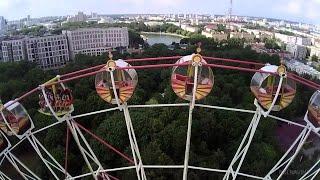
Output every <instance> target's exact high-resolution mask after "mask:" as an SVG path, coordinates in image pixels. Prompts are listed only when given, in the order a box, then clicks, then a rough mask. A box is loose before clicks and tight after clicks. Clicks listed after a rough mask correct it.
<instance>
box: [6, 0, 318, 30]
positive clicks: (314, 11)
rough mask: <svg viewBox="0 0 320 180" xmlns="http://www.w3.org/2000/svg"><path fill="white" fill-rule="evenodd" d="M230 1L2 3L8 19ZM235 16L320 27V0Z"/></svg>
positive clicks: (239, 8) (238, 11) (204, 10)
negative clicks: (264, 18)
mask: <svg viewBox="0 0 320 180" xmlns="http://www.w3.org/2000/svg"><path fill="white" fill-rule="evenodd" d="M229 2H230V0H196V1H195V0H0V16H4V17H5V18H6V19H9V20H13V19H20V18H23V17H26V16H27V15H31V17H43V16H60V15H73V14H76V13H77V12H78V11H83V12H85V13H87V14H90V13H91V12H97V13H99V14H142V13H143V14H148V13H198V14H226V12H227V10H228V7H229ZM233 14H235V15H247V16H256V17H269V18H278V19H285V20H292V21H297V22H304V23H310V24H318V25H320V0H233Z"/></svg>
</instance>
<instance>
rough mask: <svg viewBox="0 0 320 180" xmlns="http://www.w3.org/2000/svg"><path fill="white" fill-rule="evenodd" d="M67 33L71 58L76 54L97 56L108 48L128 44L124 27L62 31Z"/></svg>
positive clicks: (126, 46)
mask: <svg viewBox="0 0 320 180" xmlns="http://www.w3.org/2000/svg"><path fill="white" fill-rule="evenodd" d="M62 33H63V34H65V35H67V38H68V42H69V51H70V57H71V59H74V57H75V55H76V54H80V53H81V54H86V55H91V56H99V55H101V54H102V53H104V52H107V51H108V50H109V49H113V48H117V47H123V48H128V46H129V35H128V29H127V28H126V27H124V28H83V29H77V30H72V31H63V32H62Z"/></svg>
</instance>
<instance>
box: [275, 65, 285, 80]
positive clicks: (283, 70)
mask: <svg viewBox="0 0 320 180" xmlns="http://www.w3.org/2000/svg"><path fill="white" fill-rule="evenodd" d="M277 72H278V74H279V76H282V77H284V78H286V77H287V69H286V67H285V66H284V65H280V66H279V67H278V69H277Z"/></svg>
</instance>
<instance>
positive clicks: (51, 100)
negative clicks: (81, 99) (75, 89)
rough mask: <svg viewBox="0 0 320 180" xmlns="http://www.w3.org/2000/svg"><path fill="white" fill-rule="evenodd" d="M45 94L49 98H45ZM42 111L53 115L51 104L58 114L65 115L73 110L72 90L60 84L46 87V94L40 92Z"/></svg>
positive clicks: (40, 110)
mask: <svg viewBox="0 0 320 180" xmlns="http://www.w3.org/2000/svg"><path fill="white" fill-rule="evenodd" d="M44 95H45V96H46V97H47V99H48V103H47V102H46V100H45V97H44ZM39 106H40V109H39V110H38V111H39V112H40V113H42V114H45V115H48V116H52V112H51V110H50V108H49V106H51V107H52V109H53V111H54V113H55V114H56V115H57V116H63V115H65V114H68V113H70V112H72V111H73V96H72V91H71V90H70V89H68V88H63V87H62V86H60V85H52V86H51V87H46V88H45V94H43V93H40V94H39Z"/></svg>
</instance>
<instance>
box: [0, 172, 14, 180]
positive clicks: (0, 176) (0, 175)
mask: <svg viewBox="0 0 320 180" xmlns="http://www.w3.org/2000/svg"><path fill="white" fill-rule="evenodd" d="M0 179H1V180H12V179H11V178H9V177H8V176H7V175H6V174H4V173H3V172H2V171H0Z"/></svg>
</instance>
